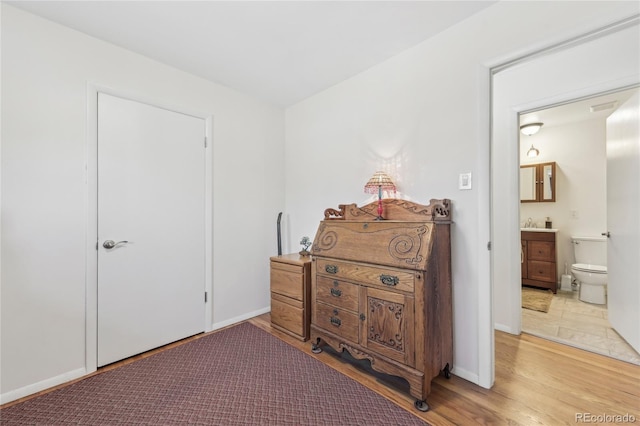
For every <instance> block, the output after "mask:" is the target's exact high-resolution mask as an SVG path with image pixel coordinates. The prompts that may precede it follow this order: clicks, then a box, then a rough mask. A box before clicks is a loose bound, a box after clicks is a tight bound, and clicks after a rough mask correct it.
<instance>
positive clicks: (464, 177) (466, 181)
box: [458, 172, 471, 189]
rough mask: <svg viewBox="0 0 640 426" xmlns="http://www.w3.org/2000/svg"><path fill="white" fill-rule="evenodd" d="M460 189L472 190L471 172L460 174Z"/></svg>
mask: <svg viewBox="0 0 640 426" xmlns="http://www.w3.org/2000/svg"><path fill="white" fill-rule="evenodd" d="M458 189H471V172H468V173H460V178H459V179H458Z"/></svg>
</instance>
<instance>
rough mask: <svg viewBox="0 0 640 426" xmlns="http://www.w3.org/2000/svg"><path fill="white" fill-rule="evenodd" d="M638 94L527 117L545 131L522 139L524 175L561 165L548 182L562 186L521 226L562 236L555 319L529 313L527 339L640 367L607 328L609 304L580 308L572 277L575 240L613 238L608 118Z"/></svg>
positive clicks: (525, 313) (528, 205)
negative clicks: (533, 169) (609, 234)
mask: <svg viewBox="0 0 640 426" xmlns="http://www.w3.org/2000/svg"><path fill="white" fill-rule="evenodd" d="M638 91H639V89H638V88H634V89H631V90H626V91H620V92H617V93H613V94H608V95H604V96H601V97H598V98H591V99H585V100H581V101H577V102H574V103H571V104H567V105H561V106H557V107H553V108H549V109H546V110H541V111H535V112H531V113H527V114H522V115H521V116H520V124H521V126H522V125H525V124H528V123H542V126H541V127H540V128H539V130H538V131H537V132H536V133H535V134H531V135H526V134H524V132H523V134H521V135H520V166H521V168H522V169H527V170H530V169H531V168H530V167H526V166H530V165H534V164H543V163H545V164H546V163H554V164H553V166H551V165H550V164H547V165H546V167H545V168H544V174H545V175H548V174H549V173H550V172H551V174H552V180H554V182H553V183H554V185H555V188H554V191H552V190H551V189H550V188H545V189H544V190H543V191H541V192H542V193H541V194H540V195H539V197H538V200H540V199H541V198H543V200H542V201H540V202H531V201H523V202H521V203H520V225H521V227H522V228H537V229H540V228H542V229H545V228H551V229H552V232H553V233H555V261H556V271H555V277H556V285H557V293H556V294H554V296H553V300H552V301H551V306H550V307H549V310H548V312H546V313H544V312H539V311H534V310H529V309H522V330H523V332H526V333H530V334H535V335H538V336H540V337H544V338H547V339H549V340H555V341H558V342H561V343H564V344H568V345H571V346H575V347H579V348H582V349H586V350H589V351H591V352H596V353H600V354H603V355H607V356H610V357H612V358H617V359H621V360H624V361H627V362H632V363H634V364H639V365H640V355H639V354H638V353H637V352H636V351H635V350H634V349H633V348H632V347H631V346H630V345H629V344H627V342H625V340H624V339H623V338H621V337H620V336H619V334H618V333H617V332H616V331H614V330H613V329H612V327H611V325H610V323H609V321H608V305H607V303H606V296H605V297H604V302H605V303H589V302H585V301H581V300H580V298H579V290H580V289H579V282H576V280H575V277H574V274H572V272H571V265H572V264H574V263H575V257H574V243H573V241H572V237H574V236H581V237H582V236H588V237H600V238H602V239H603V240H604V241H603V243H602V244H606V237H602V234H603V233H605V234H606V232H607V156H606V154H607V153H606V118H607V117H608V116H609V115H610V114H611V113H613V112H614V111H615V110H616V109H617V108H618V107H619V106H620V105H622V104H623V103H624V102H625V101H626V100H627V99H629V98H630V97H631V96H632V95H634V94H636V93H637V92H638ZM528 133H530V132H528ZM536 153H537V155H535V156H533V154H536ZM523 166H524V167H523ZM541 167H543V166H541ZM523 172H524V170H523ZM539 172H543V170H542V168H539ZM523 176H524V177H523ZM527 180H528V178H527V177H526V174H524V175H523V173H521V191H522V194H521V195H522V197H524V198H523V199H528V198H530V195H526V194H525V193H526V192H527V185H526V182H527ZM523 185H524V187H523ZM545 200H553V201H545ZM542 232H546V231H541V232H540V233H542ZM523 235H524V234H523ZM534 235H535V234H534ZM523 238H524V237H523ZM523 271H524V270H523ZM523 276H524V275H523ZM563 276H564V279H563ZM569 276H570V277H571V278H569ZM604 288H605V289H606V287H604ZM586 289H587V287H586V286H585V291H586ZM605 291H606V290H605ZM585 294H586V293H585ZM586 298H587V299H588V297H586ZM583 299H585V297H583ZM595 301H597V302H599V301H600V300H598V299H597V298H596V299H595Z"/></svg>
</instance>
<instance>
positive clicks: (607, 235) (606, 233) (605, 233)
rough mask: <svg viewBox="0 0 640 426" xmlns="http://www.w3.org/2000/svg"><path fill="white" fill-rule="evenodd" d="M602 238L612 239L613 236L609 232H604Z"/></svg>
mask: <svg viewBox="0 0 640 426" xmlns="http://www.w3.org/2000/svg"><path fill="white" fill-rule="evenodd" d="M602 236H603V237H607V238H610V237H611V234H610V233H609V231H607V232H603V233H602Z"/></svg>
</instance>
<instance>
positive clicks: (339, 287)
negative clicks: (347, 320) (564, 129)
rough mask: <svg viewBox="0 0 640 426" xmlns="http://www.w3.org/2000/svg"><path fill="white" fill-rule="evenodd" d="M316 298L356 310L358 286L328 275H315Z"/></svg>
mask: <svg viewBox="0 0 640 426" xmlns="http://www.w3.org/2000/svg"><path fill="white" fill-rule="evenodd" d="M316 300H318V301H320V302H324V303H327V304H330V305H334V306H337V307H339V308H342V309H346V310H349V311H353V312H357V311H358V286H357V285H355V284H350V283H347V282H344V281H340V280H336V279H331V278H328V277H322V276H318V277H317V283H316Z"/></svg>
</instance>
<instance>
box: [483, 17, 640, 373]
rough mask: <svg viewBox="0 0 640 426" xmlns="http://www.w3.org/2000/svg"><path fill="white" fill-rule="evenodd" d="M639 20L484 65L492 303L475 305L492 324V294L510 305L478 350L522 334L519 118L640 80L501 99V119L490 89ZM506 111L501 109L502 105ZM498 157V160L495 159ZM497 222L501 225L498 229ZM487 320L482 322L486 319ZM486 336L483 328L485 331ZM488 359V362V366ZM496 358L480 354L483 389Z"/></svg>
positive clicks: (485, 287)
mask: <svg viewBox="0 0 640 426" xmlns="http://www.w3.org/2000/svg"><path fill="white" fill-rule="evenodd" d="M639 21H640V19H639V18H638V16H634V17H631V18H628V19H625V20H622V21H620V22H617V23H614V24H612V25H609V26H606V27H603V28H597V29H595V30H593V31H591V32H588V33H586V34H583V35H580V36H578V37H575V38H573V39H570V40H566V41H562V42H559V43H557V44H555V45H552V46H550V47H549V48H546V49H542V50H540V51H537V52H533V53H531V54H529V55H525V56H521V57H517V58H514V59H512V60H509V61H502V62H500V63H496V64H490V65H488V66H487V68H488V69H489V74H490V86H491V90H490V105H491V108H490V111H491V119H490V122H491V130H490V143H489V144H490V153H491V154H490V161H489V169H490V179H489V186H490V188H491V189H490V197H489V210H490V221H489V228H490V241H491V245H492V247H491V250H492V251H491V261H490V265H491V266H490V269H491V273H490V275H491V278H490V282H488V283H486V282H484V281H483V282H481V283H480V287H481V288H480V294H482V293H483V292H484V291H486V292H488V293H489V294H490V295H491V296H490V297H491V300H487V298H486V297H485V298H482V299H480V300H479V303H480V306H479V310H480V313H481V315H483V314H482V313H483V312H491V314H489V315H488V317H489V318H491V320H492V321H493V322H495V313H494V308H493V307H494V306H495V305H496V303H495V301H494V300H493V298H494V294H495V293H496V292H504V293H505V300H506V303H507V305H508V309H509V313H508V319H507V321H506V322H507V324H495V323H492V324H491V332H490V333H489V332H487V333H483V334H482V335H480V336H479V338H480V345H481V348H486V347H491V348H493V345H494V343H493V342H494V336H493V330H494V329H498V330H502V331H506V332H509V333H512V334H520V331H521V307H520V304H521V303H520V298H521V289H520V288H519V287H518V288H515V289H513V291H509V289H508V288H507V291H506V292H505V291H504V290H505V288H506V286H505V285H504V283H508V282H518V281H517V280H518V279H521V270H520V265H519V252H520V250H519V244H520V237H519V231H520V225H519V223H520V217H519V211H520V209H519V157H518V144H517V141H518V132H519V128H518V127H519V126H518V122H519V114H520V113H525V112H529V111H533V110H537V109H541V108H544V107H547V106H551V105H559V104H562V103H567V102H571V101H574V100H577V99H581V98H588V97H591V96H594V95H597V94H604V93H609V92H614V91H618V90H622V89H625V88H631V87H634V86H636V85H637V84H638V82H639V81H638V80H639V76H637V75H634V76H624V77H623V78H614V77H612V78H610V79H609V80H607V81H601V82H599V83H593V82H592V83H591V84H588V85H587V86H586V87H580V88H578V89H576V88H572V89H568V88H567V87H564V89H561V90H556V91H555V92H554V93H552V94H547V95H546V96H543V95H539V96H536V97H530V98H529V99H527V100H526V101H524V100H522V101H519V100H516V99H514V98H509V99H503V101H506V102H507V103H508V105H507V106H508V108H509V109H510V110H509V113H508V114H506V113H505V112H504V110H502V112H503V113H502V115H500V114H498V113H497V112H496V111H497V110H496V103H498V101H499V99H500V98H499V92H498V91H497V90H496V88H495V85H494V82H495V80H494V77H495V76H496V74H498V73H499V72H501V71H505V70H508V69H510V68H512V67H514V66H515V65H521V64H523V63H525V62H533V61H535V60H537V59H544V58H547V57H549V55H551V54H553V53H557V52H559V51H562V50H570V49H571V48H573V47H580V46H583V45H585V44H588V43H589V42H591V41H594V40H597V39H599V38H602V37H605V36H608V35H611V34H614V33H617V32H619V31H622V30H625V29H628V28H630V27H633V26H638V22H639ZM519 82H520V84H521V85H522V87H526V86H527V85H529V84H530V81H522V80H520V81H519ZM503 107H504V105H503ZM496 157H497V158H496ZM493 164H501V169H500V170H498V169H497V168H496V169H494V168H493V167H492V166H493ZM496 223H499V224H500V226H496ZM484 318H485V319H486V317H484ZM483 330H484V331H486V330H487V328H486V327H483ZM489 359H491V362H490V363H489ZM494 368H495V353H491V356H490V357H489V356H488V355H484V356H483V355H482V354H481V365H480V376H481V379H483V380H481V381H482V383H481V385H482V386H485V385H487V384H489V383H491V384H492V383H493V381H494V379H495V370H494Z"/></svg>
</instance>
